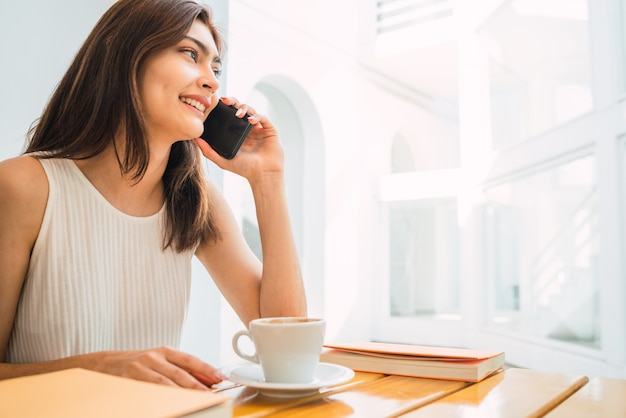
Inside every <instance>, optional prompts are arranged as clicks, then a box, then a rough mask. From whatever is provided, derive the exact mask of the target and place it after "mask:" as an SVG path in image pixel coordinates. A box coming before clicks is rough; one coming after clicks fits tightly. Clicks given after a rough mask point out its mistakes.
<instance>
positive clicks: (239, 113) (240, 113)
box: [235, 109, 243, 116]
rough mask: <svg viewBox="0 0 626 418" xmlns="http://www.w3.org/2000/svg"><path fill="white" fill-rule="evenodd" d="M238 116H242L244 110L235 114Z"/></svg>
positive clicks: (238, 110) (239, 110)
mask: <svg viewBox="0 0 626 418" xmlns="http://www.w3.org/2000/svg"><path fill="white" fill-rule="evenodd" d="M235 115H236V116H241V115H243V109H237V113H235Z"/></svg>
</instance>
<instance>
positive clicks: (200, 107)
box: [180, 97, 206, 113]
mask: <svg viewBox="0 0 626 418" xmlns="http://www.w3.org/2000/svg"><path fill="white" fill-rule="evenodd" d="M180 101H181V102H183V103H187V104H188V105H190V106H193V107H195V108H196V109H198V110H199V111H200V112H203V113H204V111H205V110H206V106H205V105H203V104H202V103H200V102H199V101H197V100H193V99H190V98H188V97H181V98H180Z"/></svg>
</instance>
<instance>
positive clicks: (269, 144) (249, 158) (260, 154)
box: [195, 97, 284, 182]
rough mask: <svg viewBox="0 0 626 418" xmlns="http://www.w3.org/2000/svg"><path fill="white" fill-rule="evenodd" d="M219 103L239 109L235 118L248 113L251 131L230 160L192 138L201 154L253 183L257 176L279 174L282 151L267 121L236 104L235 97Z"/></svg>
mask: <svg viewBox="0 0 626 418" xmlns="http://www.w3.org/2000/svg"><path fill="white" fill-rule="evenodd" d="M222 101H223V102H224V103H225V104H227V105H233V106H235V107H236V108H237V109H239V110H238V112H237V114H236V116H237V117H245V114H246V113H247V114H249V115H250V117H249V118H248V121H249V122H250V124H252V128H251V129H250V132H249V133H248V135H247V136H246V139H245V140H244V142H243V144H242V145H241V148H239V151H238V152H237V154H236V155H235V157H234V158H233V159H231V160H228V159H226V158H224V157H222V156H221V155H219V154H218V153H217V152H215V150H214V149H213V148H211V146H210V145H209V144H208V143H207V142H206V141H204V140H202V139H200V138H196V139H195V142H196V144H198V146H199V147H200V149H201V150H202V154H204V156H205V157H207V158H208V159H209V160H211V161H213V162H214V163H215V164H217V165H218V166H219V167H220V168H222V169H224V170H228V171H232V172H233V173H236V174H239V175H240V176H242V177H245V178H246V179H248V181H249V182H254V181H256V180H257V178H258V177H259V176H261V177H262V176H264V175H267V174H282V171H283V165H284V164H283V160H284V153H283V148H282V144H281V143H280V138H279V137H278V132H277V131H276V128H275V127H274V125H273V124H272V123H271V122H270V120H269V119H267V117H265V116H263V115H260V114H258V113H257V112H256V111H255V110H254V109H253V108H252V107H250V106H248V105H246V104H242V103H239V102H238V101H237V100H236V99H235V98H232V97H224V98H222Z"/></svg>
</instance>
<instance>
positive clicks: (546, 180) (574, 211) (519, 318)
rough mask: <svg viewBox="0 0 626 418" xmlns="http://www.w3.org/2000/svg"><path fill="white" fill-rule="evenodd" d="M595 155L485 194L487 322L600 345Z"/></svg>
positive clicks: (589, 344)
mask: <svg viewBox="0 0 626 418" xmlns="http://www.w3.org/2000/svg"><path fill="white" fill-rule="evenodd" d="M594 183H595V174H594V163H593V157H591V156H589V157H585V158H581V159H578V160H575V161H572V162H569V163H567V164H563V165H560V166H557V167H554V168H551V169H548V170H545V171H542V172H540V173H537V174H534V175H531V176H528V177H524V178H521V179H518V180H514V181H511V182H509V183H504V184H501V185H498V186H495V187H492V188H489V189H488V190H487V191H486V199H487V200H486V209H487V222H486V224H487V234H486V235H487V248H486V256H487V265H488V274H489V279H490V284H491V285H490V289H491V291H490V307H491V317H490V322H491V324H492V326H496V327H502V328H504V329H508V330H510V331H515V332H523V333H527V334H530V335H533V336H538V337H544V338H551V339H555V340H561V341H567V342H571V343H574V344H580V345H585V346H591V347H599V345H600V335H599V333H600V328H599V308H598V283H597V277H596V275H595V268H594V267H595V265H596V263H597V260H598V256H599V244H598V210H597V197H596V192H595V187H594Z"/></svg>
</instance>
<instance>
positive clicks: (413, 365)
mask: <svg viewBox="0 0 626 418" xmlns="http://www.w3.org/2000/svg"><path fill="white" fill-rule="evenodd" d="M320 361H322V362H325V363H334V364H339V365H342V366H345V367H349V368H351V369H353V370H356V371H363V372H372V373H384V374H396V375H404V376H414V377H425V378H431V379H445V380H460V381H465V382H478V381H480V380H483V379H484V378H486V377H487V376H490V375H492V374H494V373H496V372H498V371H500V370H502V368H503V367H504V352H501V351H485V350H471V349H466V348H450V347H432V346H421V345H410V344H391V343H379V342H369V341H361V342H353V343H346V344H326V345H325V348H324V350H323V352H322V354H321V357H320Z"/></svg>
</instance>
